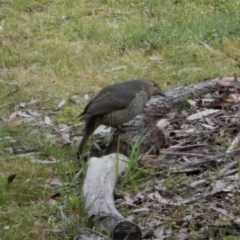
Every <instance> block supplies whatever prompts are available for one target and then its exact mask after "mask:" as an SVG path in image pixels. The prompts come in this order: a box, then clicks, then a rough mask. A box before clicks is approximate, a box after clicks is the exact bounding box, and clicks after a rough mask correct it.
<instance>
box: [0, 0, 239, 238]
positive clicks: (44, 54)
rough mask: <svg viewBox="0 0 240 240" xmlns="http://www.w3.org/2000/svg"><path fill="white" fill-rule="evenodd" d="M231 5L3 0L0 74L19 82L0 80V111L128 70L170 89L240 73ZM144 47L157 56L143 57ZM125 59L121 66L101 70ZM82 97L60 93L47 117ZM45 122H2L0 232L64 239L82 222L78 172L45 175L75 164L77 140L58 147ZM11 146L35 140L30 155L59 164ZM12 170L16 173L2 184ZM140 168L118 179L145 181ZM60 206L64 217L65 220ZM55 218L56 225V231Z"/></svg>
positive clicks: (71, 115)
mask: <svg viewBox="0 0 240 240" xmlns="http://www.w3.org/2000/svg"><path fill="white" fill-rule="evenodd" d="M239 12H240V3H239V1H237V0H211V1H207V0H198V1H190V0H163V1H158V0H153V1H149V0H144V1H140V0H134V1H129V0H119V1H117V0H98V1H93V0H90V1H89V0H81V1H75V0H73V1H63V0H60V1H47V0H38V1H34V0H14V1H9V0H2V1H0V79H1V80H3V81H5V82H12V81H17V82H18V84H19V85H18V86H8V85H3V84H2V83H0V85H1V87H0V101H1V107H0V115H1V116H2V120H4V118H5V117H6V116H8V115H9V114H11V113H12V112H13V111H14V109H15V106H16V105H18V104H19V103H21V102H30V101H31V100H32V99H40V102H39V103H38V104H36V105H35V106H34V109H36V110H39V111H41V113H42V115H43V116H45V115H47V114H48V112H49V111H51V110H54V108H55V107H56V106H57V104H58V103H59V102H60V101H62V100H63V99H66V100H67V99H69V97H71V96H72V95H74V94H78V95H81V96H83V95H84V94H85V93H88V94H90V95H94V94H96V93H97V92H98V91H99V90H100V89H101V88H102V87H103V86H106V85H108V84H111V83H114V82H120V81H125V80H129V79H135V78H151V79H153V80H155V81H157V82H158V83H159V84H160V86H162V87H163V89H164V90H168V88H171V87H173V86H177V85H184V84H188V83H192V82H195V81H198V80H201V79H207V78H214V77H218V76H225V75H234V74H237V75H239V74H240V51H239V49H240V26H239V20H240V15H239ZM203 44H206V45H207V46H209V48H210V49H208V48H206V47H204V46H203ZM150 56H160V57H161V60H160V61H151V60H150V59H149V57H150ZM123 65H124V66H126V68H125V69H124V70H121V71H108V70H109V69H111V68H113V67H116V66H123ZM165 83H169V84H168V85H166V84H165ZM83 107H84V104H80V105H73V104H71V103H69V102H67V104H66V106H65V107H64V108H63V109H62V110H61V111H59V113H58V114H56V115H54V116H52V119H53V121H55V123H65V124H73V123H76V122H77V121H78V120H77V119H76V116H77V115H78V113H79V112H80V111H81V110H82V108H83ZM51 131H52V128H46V129H44V130H43V129H37V128H33V127H31V126H28V125H26V124H25V125H22V126H17V127H9V126H6V125H5V124H4V121H2V122H1V123H0V136H1V137H9V136H11V137H13V138H14V139H15V140H16V143H14V144H13V143H9V142H8V141H1V142H0V169H1V170H0V206H1V207H0V236H1V239H4V240H6V239H33V238H35V239H36V238H37V239H56V238H58V237H59V238H60V239H69V238H71V237H73V235H74V234H75V233H76V234H77V233H78V232H79V231H80V229H78V227H77V226H78V224H74V221H75V220H76V219H78V218H77V217H76V216H75V215H77V214H75V210H76V209H78V210H79V211H80V210H81V209H82V207H81V206H82V205H81V201H82V200H81V199H79V198H78V197H77V198H76V196H77V193H78V192H79V189H80V187H81V184H82V179H83V177H82V176H81V179H78V182H77V183H76V186H74V187H68V188H66V187H60V186H57V187H54V186H51V185H50V184H49V183H48V180H49V179H52V178H58V179H60V180H61V181H64V182H68V183H71V181H72V179H73V176H74V175H75V170H76V169H79V165H78V164H77V163H74V162H73V161H72V160H74V159H75V149H74V147H73V148H66V149H62V148H59V146H58V144H57V143H56V142H54V141H52V140H49V139H48V138H47V134H48V133H50V132H51ZM9 146H14V148H15V150H16V151H17V150H19V149H20V150H21V149H25V150H27V149H30V150H31V149H36V150H38V151H39V154H38V155H37V156H36V158H37V159H41V160H45V159H55V160H56V161H57V164H55V165H46V166H45V165H41V164H36V163H32V162H31V161H30V160H29V159H28V158H12V154H7V153H6V151H5V148H6V147H9ZM133 159H137V157H136V156H134V157H133ZM84 168H85V166H84ZM13 173H16V174H17V177H16V179H15V180H14V181H13V182H12V183H10V184H8V183H7V177H8V176H9V175H11V174H13ZM147 174H148V170H147V169H146V170H145V169H142V170H141V171H139V170H138V169H137V166H136V165H135V164H134V163H133V164H132V165H131V168H130V170H129V172H128V174H127V178H126V179H125V180H124V182H123V183H122V184H120V185H121V187H125V189H134V190H136V189H138V188H141V187H144V186H145V185H144V184H146V183H144V184H143V185H142V186H140V183H139V182H138V180H139V179H141V178H142V177H144V176H146V175H147ZM176 181H177V180H176ZM168 184H169V185H171V184H174V181H173V180H172V182H168ZM126 186H127V187H126ZM123 191H125V190H123ZM56 192H60V194H61V197H59V198H57V199H56V204H55V205H51V204H49V199H50V198H51V196H52V195H53V194H55V193H56ZM183 192H184V191H183ZM75 198H76V199H75ZM78 204H79V206H80V207H76V206H77V205H78ZM73 205H74V206H73ZM60 206H64V207H65V208H66V214H67V217H68V218H69V219H70V220H68V221H64V219H63V218H62V216H61V214H60V210H59V209H60V208H59V207H60ZM80 212H81V211H80ZM71 216H72V217H71ZM80 219H81V221H80V222H81V224H80V225H79V226H80V227H82V226H85V224H86V222H85V218H84V213H83V217H80ZM8 227H9V229H8V230H6V228H8ZM53 228H59V229H61V230H63V232H61V233H54V232H53V231H52V229H53ZM4 229H5V230H4Z"/></svg>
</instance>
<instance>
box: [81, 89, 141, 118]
mask: <svg viewBox="0 0 240 240" xmlns="http://www.w3.org/2000/svg"><path fill="white" fill-rule="evenodd" d="M121 90H122V89H121ZM124 90H126V91H111V89H110V90H109V91H105V92H102V93H101V92H100V93H101V94H100V93H99V94H98V95H97V96H96V97H94V98H93V99H92V101H90V103H89V104H88V105H87V106H86V108H85V110H84V112H83V113H82V114H81V115H80V116H82V118H81V119H82V120H87V119H89V118H91V117H93V116H97V115H104V114H109V113H111V112H114V111H117V110H121V109H124V108H126V107H127V106H128V104H130V102H131V101H132V99H133V98H134V97H135V95H136V93H137V90H134V89H133V90H129V89H124Z"/></svg>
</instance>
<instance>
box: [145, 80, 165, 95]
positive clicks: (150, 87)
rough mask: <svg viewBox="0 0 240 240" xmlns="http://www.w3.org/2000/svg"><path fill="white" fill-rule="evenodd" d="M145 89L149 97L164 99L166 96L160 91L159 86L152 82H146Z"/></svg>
mask: <svg viewBox="0 0 240 240" xmlns="http://www.w3.org/2000/svg"><path fill="white" fill-rule="evenodd" d="M145 88H146V90H147V91H148V93H149V95H150V96H151V97H153V96H156V95H160V96H163V97H166V95H165V94H164V93H163V91H162V90H161V89H160V87H159V85H158V84H157V83H156V82H154V81H152V80H147V81H146V83H145Z"/></svg>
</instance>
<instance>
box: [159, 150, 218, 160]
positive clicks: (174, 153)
mask: <svg viewBox="0 0 240 240" xmlns="http://www.w3.org/2000/svg"><path fill="white" fill-rule="evenodd" d="M160 154H166V155H172V156H187V157H199V158H205V157H214V156H209V155H207V154H201V153H188V152H168V151H161V152H160Z"/></svg>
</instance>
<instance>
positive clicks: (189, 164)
mask: <svg viewBox="0 0 240 240" xmlns="http://www.w3.org/2000/svg"><path fill="white" fill-rule="evenodd" d="M239 152H240V149H238V150H234V151H232V152H230V153H221V154H218V155H216V156H210V157H206V156H205V157H206V159H204V160H200V161H196V162H188V163H184V164H181V165H176V166H174V167H173V168H178V169H183V168H185V167H194V166H199V165H202V164H204V163H208V162H212V161H216V160H217V159H218V158H222V157H226V156H230V155H233V154H236V153H239ZM165 154H168V153H167V152H165ZM170 155H174V154H173V152H170ZM167 171H169V169H166V170H163V171H160V172H155V173H152V174H151V175H152V176H156V175H159V174H162V173H165V172H167Z"/></svg>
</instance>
